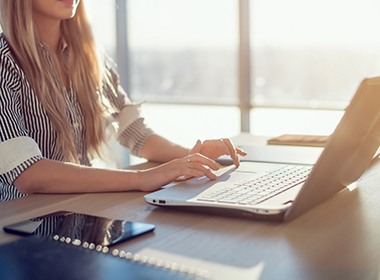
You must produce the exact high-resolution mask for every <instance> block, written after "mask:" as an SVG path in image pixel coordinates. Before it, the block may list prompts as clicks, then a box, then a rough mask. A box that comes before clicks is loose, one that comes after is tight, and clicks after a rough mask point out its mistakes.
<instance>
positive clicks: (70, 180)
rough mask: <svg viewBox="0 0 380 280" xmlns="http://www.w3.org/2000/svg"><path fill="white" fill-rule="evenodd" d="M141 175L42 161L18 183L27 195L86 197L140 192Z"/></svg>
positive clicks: (30, 168) (29, 170) (19, 179)
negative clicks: (93, 194) (77, 194)
mask: <svg viewBox="0 0 380 280" xmlns="http://www.w3.org/2000/svg"><path fill="white" fill-rule="evenodd" d="M141 185H142V183H141V176H138V171H127V170H113V169H99V168H93V167H86V166H80V165H76V164H71V163H63V162H57V161H52V160H48V159H43V160H40V161H39V162H37V163H35V164H33V165H32V166H31V167H29V168H28V169H27V170H25V171H24V172H23V173H22V174H21V175H20V176H19V177H18V178H17V179H16V181H15V186H16V188H17V189H18V190H19V191H21V192H23V193H84V192H108V191H110V192H113V191H128V190H139V189H140V187H141Z"/></svg>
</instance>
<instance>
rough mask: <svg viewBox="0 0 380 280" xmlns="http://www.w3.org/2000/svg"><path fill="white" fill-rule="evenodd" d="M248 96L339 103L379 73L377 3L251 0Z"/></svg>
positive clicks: (325, 104) (277, 100)
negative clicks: (250, 89) (250, 51)
mask: <svg viewBox="0 0 380 280" xmlns="http://www.w3.org/2000/svg"><path fill="white" fill-rule="evenodd" d="M250 4H251V6H250V12H251V50H252V56H251V57H252V68H253V69H252V70H253V71H252V89H253V92H254V94H253V101H254V102H255V103H256V104H264V105H265V104H266V105H268V104H269V105H291V106H293V105H296V106H307V107H308V106H309V107H310V106H311V107H320V106H321V107H325V108H329V107H333V108H343V107H344V106H345V104H346V103H347V102H348V101H349V99H350V98H351V96H352V95H353V94H354V92H355V90H356V88H357V86H358V84H359V83H360V81H361V80H362V79H363V78H364V77H366V76H372V75H379V73H380V36H378V28H379V26H380V2H379V1H375V0H361V1H346V0H318V1H304V0H287V1H283V0H256V1H250Z"/></svg>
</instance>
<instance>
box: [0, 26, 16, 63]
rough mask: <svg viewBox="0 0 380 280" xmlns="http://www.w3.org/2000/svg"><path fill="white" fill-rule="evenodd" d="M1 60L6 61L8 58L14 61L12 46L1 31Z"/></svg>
mask: <svg viewBox="0 0 380 280" xmlns="http://www.w3.org/2000/svg"><path fill="white" fill-rule="evenodd" d="M0 60H1V62H5V61H7V60H13V61H14V58H13V56H12V53H11V47H10V46H9V44H8V42H7V40H6V39H5V36H4V33H0Z"/></svg>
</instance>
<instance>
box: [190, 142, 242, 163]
mask: <svg viewBox="0 0 380 280" xmlns="http://www.w3.org/2000/svg"><path fill="white" fill-rule="evenodd" d="M193 153H200V154H202V155H204V156H206V157H208V158H210V159H213V160H216V159H217V158H219V157H220V156H222V155H229V156H230V157H231V159H232V161H233V163H234V164H235V166H239V165H240V161H239V157H238V155H241V156H245V155H247V153H246V152H244V151H243V150H242V149H239V148H236V147H235V146H234V144H233V143H232V141H231V140H230V139H228V138H223V139H218V140H206V141H204V142H203V143H202V142H201V141H200V140H198V141H197V143H196V144H195V146H194V147H193V148H192V149H191V150H190V153H189V154H193Z"/></svg>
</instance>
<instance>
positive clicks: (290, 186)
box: [144, 77, 380, 221]
mask: <svg viewBox="0 0 380 280" xmlns="http://www.w3.org/2000/svg"><path fill="white" fill-rule="evenodd" d="M379 144H380V77H377V78H368V79H364V80H363V81H362V83H361V84H360V86H359V88H358V89H357V91H356V93H355V95H354V96H353V98H352V100H351V102H350V104H349V106H348V107H347V109H346V111H345V113H344V115H343V117H342V119H341V120H340V122H339V124H338V125H337V127H336V129H335V131H334V133H333V134H332V135H331V136H330V137H329V140H328V142H327V143H326V146H325V148H324V149H323V151H322V152H321V154H320V156H319V157H318V159H317V160H316V162H315V163H314V164H294V163H292V164H289V163H265V162H242V163H241V166H240V167H239V168H235V167H234V166H229V167H226V168H224V169H221V170H219V171H218V172H217V175H218V178H217V179H216V180H215V181H211V180H209V179H208V178H206V177H201V178H193V179H190V180H187V181H184V182H181V183H179V184H176V185H174V186H171V187H166V188H164V189H162V190H159V191H156V192H153V193H150V194H147V195H145V196H144V198H145V200H146V201H147V202H148V203H151V204H154V205H159V206H166V207H176V208H178V207H180V208H185V209H193V210H199V211H206V212H207V211H210V212H217V213H226V214H227V213H233V214H236V213H237V214H242V215H244V216H249V217H253V218H255V219H264V220H279V221H288V220H291V219H293V218H295V217H298V216H300V215H301V214H303V213H305V212H306V211H308V210H309V209H311V208H312V207H314V206H316V205H318V204H320V203H321V202H322V201H324V200H326V199H328V198H329V197H331V196H333V195H334V194H336V193H337V192H339V191H341V190H343V189H345V187H346V186H348V185H350V184H351V183H353V182H355V181H356V180H358V179H359V178H360V176H361V175H362V174H363V173H364V171H365V170H366V169H367V167H368V165H369V164H370V162H371V160H372V159H373V158H374V156H375V155H377V154H376V153H377V150H378V148H379Z"/></svg>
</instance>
